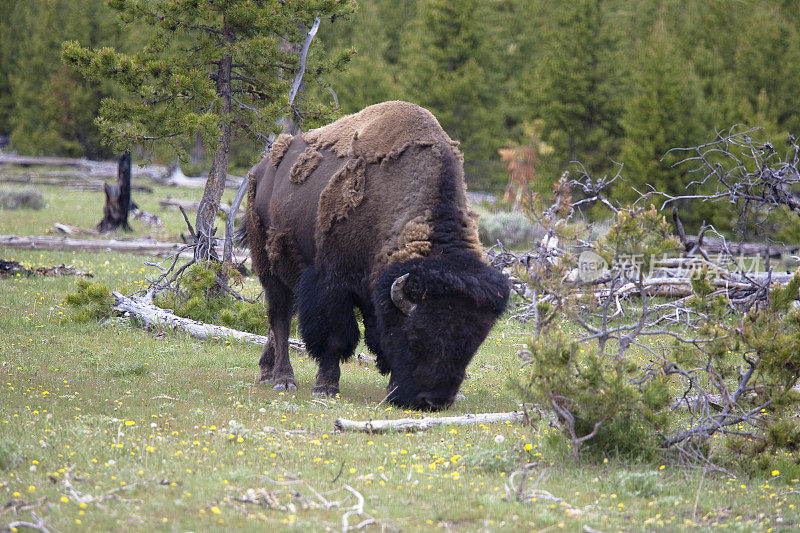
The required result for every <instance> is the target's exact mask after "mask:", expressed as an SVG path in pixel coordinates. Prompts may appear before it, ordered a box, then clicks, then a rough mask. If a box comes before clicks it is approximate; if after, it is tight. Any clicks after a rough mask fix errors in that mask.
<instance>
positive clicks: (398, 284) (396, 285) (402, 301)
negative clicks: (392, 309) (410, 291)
mask: <svg viewBox="0 0 800 533" xmlns="http://www.w3.org/2000/svg"><path fill="white" fill-rule="evenodd" d="M407 280H408V273H406V274H403V275H402V276H400V277H399V278H397V279H395V280H394V282H392V289H391V291H390V292H389V293H390V294H391V296H392V303H394V305H396V306H397V308H398V309H399V310H401V311H402V312H403V314H406V315H410V314H411V313H412V312H413V311H414V309H416V308H417V304H415V303H411V301H409V299H408V298H406V295H405V293H404V292H403V287H405V285H406V281H407Z"/></svg>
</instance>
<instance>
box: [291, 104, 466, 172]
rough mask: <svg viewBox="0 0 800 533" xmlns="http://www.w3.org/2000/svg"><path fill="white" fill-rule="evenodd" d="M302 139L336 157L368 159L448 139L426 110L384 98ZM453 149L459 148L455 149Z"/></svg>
mask: <svg viewBox="0 0 800 533" xmlns="http://www.w3.org/2000/svg"><path fill="white" fill-rule="evenodd" d="M303 139H304V140H305V141H306V142H307V143H308V144H310V145H312V146H314V147H316V148H318V149H320V148H328V149H330V150H332V151H333V152H335V153H336V155H337V156H339V157H364V158H365V159H366V161H367V162H368V163H374V162H378V161H381V160H382V159H384V158H387V157H389V158H392V157H399V156H400V155H401V154H402V153H403V152H404V151H405V150H406V149H407V148H408V147H409V146H414V145H416V146H433V145H435V144H436V143H437V142H441V141H442V140H445V141H446V142H447V143H448V144H450V145H451V146H452V147H453V148H454V149H455V147H456V146H457V145H458V143H457V142H455V141H453V140H452V139H450V137H448V136H447V134H446V133H445V132H444V130H442V128H441V126H439V122H437V120H436V118H435V117H434V116H433V115H432V114H431V113H430V111H428V110H427V109H423V108H421V107H419V106H417V105H414V104H411V103H408V102H397V101H395V102H383V103H381V104H375V105H372V106H369V107H367V108H365V109H363V110H362V111H359V112H358V113H355V114H352V115H348V116H346V117H342V118H340V119H339V120H337V121H336V122H334V123H333V124H329V125H327V126H324V127H322V128H319V129H316V130H311V131H309V132H306V133H304V134H303ZM456 152H458V151H457V150H456Z"/></svg>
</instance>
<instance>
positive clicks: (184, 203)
mask: <svg viewBox="0 0 800 533" xmlns="http://www.w3.org/2000/svg"><path fill="white" fill-rule="evenodd" d="M158 205H160V206H161V207H174V208H175V209H180V208H181V207H182V208H183V209H184V210H185V211H197V210H198V209H199V208H200V202H193V201H191V200H175V199H173V198H167V199H166V200H159V202H158ZM230 208H231V206H229V205H228V204H219V209H220V210H221V211H225V212H226V213H227V212H228V211H229V210H230Z"/></svg>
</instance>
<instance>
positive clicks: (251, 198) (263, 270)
mask: <svg viewBox="0 0 800 533" xmlns="http://www.w3.org/2000/svg"><path fill="white" fill-rule="evenodd" d="M266 161H267V158H264V159H263V160H262V161H261V162H259V163H258V165H256V167H255V168H254V169H253V170H252V171H251V172H250V175H248V177H247V179H248V184H247V212H246V220H247V227H248V228H253V229H252V231H251V230H248V237H247V240H248V246H249V247H250V248H251V249H258V250H264V249H265V245H266V232H265V230H264V226H263V225H262V224H261V220H260V219H259V217H258V213H257V212H256V210H255V209H251V208H250V206H254V205H255V202H256V187H257V186H258V179H257V176H259V175H261V174H262V173H263V172H264V166H265V164H266ZM251 260H252V262H253V270H254V271H255V273H256V274H257V275H259V276H262V275H266V274H267V273H269V261H268V259H267V255H266V254H262V253H255V254H251Z"/></svg>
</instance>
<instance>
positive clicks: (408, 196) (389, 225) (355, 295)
mask: <svg viewBox="0 0 800 533" xmlns="http://www.w3.org/2000/svg"><path fill="white" fill-rule="evenodd" d="M456 145H457V143H455V142H454V141H452V140H451V139H450V137H448V136H447V134H446V133H445V132H444V130H442V128H441V126H439V123H438V122H437V120H436V119H435V118H434V116H433V115H432V114H431V113H430V112H429V111H427V110H425V109H423V108H421V107H419V106H417V105H414V104H410V103H407V102H385V103H382V104H377V105H373V106H370V107H367V108H365V109H363V110H362V111H360V112H358V113H355V114H353V115H349V116H346V117H344V118H341V119H339V120H337V121H336V122H333V123H332V124H329V125H328V126H325V127H322V128H319V129H316V130H311V131H308V132H306V133H303V134H300V135H295V136H291V135H287V134H284V135H281V136H279V137H278V139H276V141H275V142H274V144H273V146H272V150H271V152H270V154H269V156H268V157H265V158H264V159H263V160H262V161H261V162H259V163H258V164H257V165H256V167H255V168H254V169H253V171H252V172H251V174H250V183H249V189H248V206H247V217H246V219H247V222H246V238H247V241H248V242H249V246H250V250H251V254H252V260H253V267H254V270H255V272H256V273H257V274H258V276H259V279H260V281H261V284H262V285H263V286H264V289H265V292H266V296H267V300H268V305H269V325H270V336H269V341H268V342H267V345H266V346H265V347H264V352H263V354H262V355H261V359H260V361H259V365H260V367H261V379H262V381H271V382H272V384H273V388H274V389H276V390H287V389H294V388H296V383H295V378H294V374H293V371H292V365H291V363H290V361H289V352H288V338H289V325H290V321H291V317H292V315H293V314H294V312H297V314H298V319H299V325H300V333H301V335H302V338H303V340H304V341H305V344H306V347H307V349H308V352H309V353H310V355H311V356H312V357H313V358H314V359H315V360H316V361H317V363H318V364H319V369H318V372H317V375H316V379H315V384H314V388H313V391H312V392H313V393H314V394H317V395H331V396H332V395H336V394H337V393H338V392H339V376H340V369H339V362H340V361H345V360H347V359H348V358H349V357H350V356H351V355H352V354H353V351H354V349H355V347H356V345H357V343H358V340H359V328H358V324H357V322H356V315H355V313H354V311H355V309H358V310H359V311H360V314H361V319H362V321H363V324H364V338H365V342H366V344H367V347H368V348H369V349H370V351H372V352H373V353H374V354H375V355H376V356H377V357H376V359H377V367H378V370H379V371H380V372H381V373H382V374H384V375H385V374H389V375H390V377H389V385H388V388H387V390H388V399H389V400H390V401H391V402H393V403H394V404H397V405H400V406H404V407H411V408H416V409H426V410H437V409H441V408H444V407H446V406H448V405H450V404H451V403H452V402H453V399H454V398H455V396H456V394H457V392H458V389H459V386H460V385H461V382H462V381H463V380H464V377H465V374H466V367H467V364H468V363H469V362H470V360H471V359H472V357H473V355H474V354H475V352H476V351H477V349H478V347H479V345H480V344H481V342H483V340H484V339H485V338H486V335H487V334H488V333H489V330H490V329H491V327H492V325H493V323H494V321H495V320H496V319H497V317H498V316H499V315H500V314H501V313H502V312H503V310H504V308H505V306H506V302H507V301H508V295H509V283H508V281H507V279H506V278H505V277H504V276H503V275H502V274H501V273H500V272H497V271H496V270H495V269H493V268H491V267H490V266H489V265H488V264H487V263H486V262H485V260H484V258H483V250H482V248H481V246H480V243H479V241H478V233H477V223H476V220H477V215H476V214H474V213H473V212H471V211H470V210H469V209H468V207H467V201H466V187H465V185H464V173H463V160H462V156H461V154H460V153H459V151H458V149H457V148H456Z"/></svg>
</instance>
